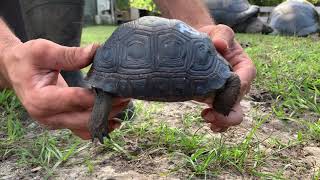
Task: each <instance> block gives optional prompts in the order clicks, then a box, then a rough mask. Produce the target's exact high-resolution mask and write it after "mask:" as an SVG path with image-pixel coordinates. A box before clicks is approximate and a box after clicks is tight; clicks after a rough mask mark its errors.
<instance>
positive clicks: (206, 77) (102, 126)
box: [86, 16, 240, 143]
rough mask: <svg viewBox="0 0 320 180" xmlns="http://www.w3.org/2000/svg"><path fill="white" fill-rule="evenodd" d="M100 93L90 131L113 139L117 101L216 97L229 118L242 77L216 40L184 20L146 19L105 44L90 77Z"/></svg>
mask: <svg viewBox="0 0 320 180" xmlns="http://www.w3.org/2000/svg"><path fill="white" fill-rule="evenodd" d="M86 79H87V81H88V83H89V84H90V85H91V86H92V87H93V89H94V91H95V93H96V100H95V104H94V107H93V112H92V117H91V120H90V121H89V130H90V133H91V135H92V138H93V139H94V138H98V139H99V141H100V142H101V143H102V142H103V138H104V137H108V127H107V126H106V125H107V124H108V123H107V121H108V115H109V112H110V110H111V101H112V97H115V96H120V97H129V98H136V99H141V100H150V101H163V102H173V101H186V100H192V99H195V98H200V97H201V98H206V97H212V98H214V102H213V104H212V106H213V108H215V109H216V111H217V112H220V113H222V114H224V115H228V114H229V113H230V111H231V110H232V107H233V105H234V104H235V102H236V101H237V98H238V95H239V91H240V80H239V77H238V76H237V75H236V74H235V73H233V72H232V71H231V67H230V65H229V64H228V62H227V61H226V60H225V59H224V58H223V57H222V56H221V55H219V54H218V53H217V51H216V49H215V48H214V46H213V45H212V41H211V40H210V38H209V37H208V36H207V35H206V34H205V33H200V32H198V31H196V30H194V29H193V28H192V27H190V26H188V25H187V24H185V23H183V22H182V21H179V20H169V19H165V18H160V17H153V16H147V17H142V18H140V19H138V20H135V21H132V22H129V23H126V24H123V25H121V26H119V27H118V29H117V30H116V31H115V32H114V33H113V34H112V35H111V37H110V38H109V39H108V40H107V41H106V43H104V45H103V46H101V47H100V48H99V49H98V50H97V52H96V55H95V57H94V61H93V64H92V67H91V69H90V71H89V73H88V76H87V78H86Z"/></svg>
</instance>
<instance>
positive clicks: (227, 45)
mask: <svg viewBox="0 0 320 180" xmlns="http://www.w3.org/2000/svg"><path fill="white" fill-rule="evenodd" d="M198 30H199V31H201V32H204V33H207V34H208V35H209V36H210V37H211V39H212V42H213V44H214V46H215V47H216V48H217V50H218V51H219V52H220V53H221V54H222V56H223V57H224V58H225V59H226V60H227V61H228V62H229V63H230V64H231V66H232V67H233V71H234V72H235V73H236V74H237V75H238V76H239V77H240V80H241V89H240V97H239V101H238V102H237V103H236V104H235V105H234V107H233V108H232V111H231V112H230V114H229V115H228V116H224V115H222V114H219V113H217V112H216V111H215V110H214V109H212V108H208V109H205V110H203V111H202V114H201V115H202V117H203V118H204V119H205V121H206V122H208V123H211V127H210V128H211V130H212V131H215V132H223V131H226V130H227V128H228V127H230V126H235V125H238V124H240V123H241V122H242V120H243V112H242V108H241V106H240V100H241V99H242V98H243V96H244V95H245V94H246V93H248V92H249V90H250V85H251V82H252V81H253V79H254V78H255V76H256V68H255V66H254V64H253V63H252V61H251V60H250V58H249V56H248V55H247V54H246V53H245V52H244V50H243V49H242V47H241V46H240V44H239V43H238V42H237V41H236V40H235V39H234V32H233V30H232V29H231V28H229V27H228V26H225V25H208V26H203V27H201V28H199V29H198ZM210 104H211V103H210Z"/></svg>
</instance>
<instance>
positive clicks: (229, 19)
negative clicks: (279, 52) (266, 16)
mask: <svg viewBox="0 0 320 180" xmlns="http://www.w3.org/2000/svg"><path fill="white" fill-rule="evenodd" d="M205 2H206V5H207V7H208V9H209V12H210V14H211V16H212V17H213V18H214V20H215V21H216V23H217V24H225V25H227V26H229V27H231V28H232V29H233V30H234V31H235V32H239V33H262V34H269V33H271V32H272V31H273V30H272V28H271V27H270V26H269V25H267V24H266V23H264V22H262V21H261V19H260V18H258V14H259V11H260V8H259V7H258V6H255V5H251V4H250V3H249V2H248V1H247V0H206V1H205Z"/></svg>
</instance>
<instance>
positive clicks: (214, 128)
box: [210, 126, 222, 133]
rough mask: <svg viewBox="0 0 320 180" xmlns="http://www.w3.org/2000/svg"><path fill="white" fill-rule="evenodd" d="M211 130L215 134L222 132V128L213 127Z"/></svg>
mask: <svg viewBox="0 0 320 180" xmlns="http://www.w3.org/2000/svg"><path fill="white" fill-rule="evenodd" d="M210 129H211V130H212V131H213V132H215V133H218V132H220V131H221V130H222V128H219V127H215V126H211V128H210Z"/></svg>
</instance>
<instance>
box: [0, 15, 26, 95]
mask: <svg viewBox="0 0 320 180" xmlns="http://www.w3.org/2000/svg"><path fill="white" fill-rule="evenodd" d="M17 43H21V41H20V40H19V39H18V38H17V37H16V36H15V35H14V34H13V33H12V32H11V30H10V29H9V27H8V26H7V25H6V24H5V22H4V21H3V20H2V19H1V17H0V90H1V89H4V88H9V87H10V84H9V82H8V81H7V80H6V79H5V75H4V73H5V69H4V68H5V67H6V66H5V64H4V63H5V62H4V54H5V51H6V49H7V48H9V47H12V46H13V45H15V44H17Z"/></svg>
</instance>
